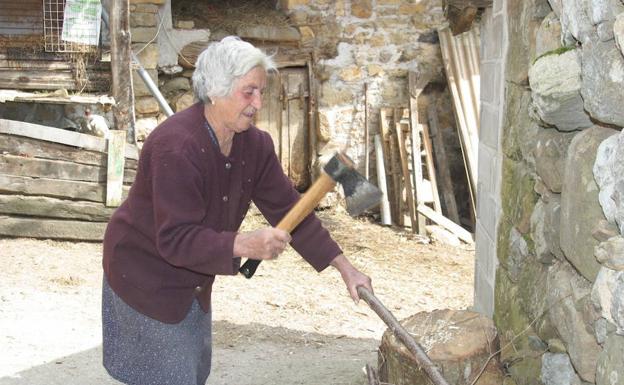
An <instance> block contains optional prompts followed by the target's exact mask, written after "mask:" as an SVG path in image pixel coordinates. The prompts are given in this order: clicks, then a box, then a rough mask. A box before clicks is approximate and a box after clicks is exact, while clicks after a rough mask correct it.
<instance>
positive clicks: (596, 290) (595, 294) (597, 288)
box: [591, 267, 624, 326]
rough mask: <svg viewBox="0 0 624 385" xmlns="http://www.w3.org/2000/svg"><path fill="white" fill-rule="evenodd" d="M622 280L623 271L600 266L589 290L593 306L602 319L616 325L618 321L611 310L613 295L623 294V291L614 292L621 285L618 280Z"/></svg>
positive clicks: (623, 276)
mask: <svg viewBox="0 0 624 385" xmlns="http://www.w3.org/2000/svg"><path fill="white" fill-rule="evenodd" d="M622 280H624V272H622V271H616V270H611V269H609V268H607V267H602V268H600V271H599V272H598V276H597V277H596V282H594V285H593V286H592V292H591V299H592V303H593V305H594V307H595V308H596V309H597V311H598V312H599V313H600V315H601V316H602V317H603V318H604V319H606V320H607V321H609V322H610V323H612V324H614V325H616V326H617V324H618V322H617V320H616V319H615V317H614V312H613V311H612V308H613V302H614V301H613V300H614V297H615V296H618V295H620V296H621V295H622V294H624V293H623V292H616V290H617V288H618V287H620V286H621V285H618V282H619V281H622ZM623 325H624V324H623Z"/></svg>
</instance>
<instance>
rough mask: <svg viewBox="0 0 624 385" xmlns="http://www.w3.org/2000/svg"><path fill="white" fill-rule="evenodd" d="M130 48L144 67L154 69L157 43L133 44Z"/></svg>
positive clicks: (156, 61)
mask: <svg viewBox="0 0 624 385" xmlns="http://www.w3.org/2000/svg"><path fill="white" fill-rule="evenodd" d="M132 50H133V51H134V52H135V53H136V56H137V59H138V60H139V63H141V65H142V66H143V68H144V69H146V70H148V69H149V70H153V69H156V66H157V65H158V45H157V44H148V45H145V44H133V45H132Z"/></svg>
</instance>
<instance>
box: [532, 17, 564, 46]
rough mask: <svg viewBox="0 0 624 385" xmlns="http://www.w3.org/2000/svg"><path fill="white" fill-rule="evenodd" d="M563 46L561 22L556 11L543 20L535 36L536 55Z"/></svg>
mask: <svg viewBox="0 0 624 385" xmlns="http://www.w3.org/2000/svg"><path fill="white" fill-rule="evenodd" d="M558 48H561V22H560V21H559V18H558V17H557V15H556V14H555V13H554V12H551V13H550V14H549V15H548V16H546V17H545V18H544V20H542V24H541V25H540V27H539V29H538V30H537V36H535V56H536V57H540V56H542V55H543V54H545V53H546V52H549V51H554V50H556V49H558Z"/></svg>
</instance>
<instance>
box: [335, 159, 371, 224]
mask: <svg viewBox="0 0 624 385" xmlns="http://www.w3.org/2000/svg"><path fill="white" fill-rule="evenodd" d="M323 170H324V171H325V172H326V173H327V175H329V176H330V177H331V178H332V179H333V180H335V181H336V183H340V184H341V185H342V188H343V189H344V193H345V198H346V201H347V212H348V213H349V215H351V216H356V215H359V214H361V213H362V212H364V211H365V210H367V209H369V208H371V207H374V206H376V205H378V204H379V202H380V199H381V195H382V194H381V191H380V190H379V189H378V188H377V187H376V186H375V185H373V184H371V183H370V182H369V181H367V180H366V178H364V177H363V176H362V175H361V174H360V173H358V172H357V171H355V168H354V163H353V161H352V160H351V159H350V158H349V157H348V156H347V155H345V154H344V153H336V154H334V156H333V157H332V158H331V159H330V160H329V162H327V164H326V165H325V167H324V168H323Z"/></svg>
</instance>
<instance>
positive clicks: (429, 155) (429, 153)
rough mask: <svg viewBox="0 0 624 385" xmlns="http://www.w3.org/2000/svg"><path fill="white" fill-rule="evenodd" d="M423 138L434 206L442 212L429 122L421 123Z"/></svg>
mask: <svg viewBox="0 0 624 385" xmlns="http://www.w3.org/2000/svg"><path fill="white" fill-rule="evenodd" d="M420 126H421V128H422V130H421V131H422V139H423V145H424V148H425V164H426V165H427V177H428V178H429V182H430V183H431V194H432V195H433V197H432V200H433V208H434V209H435V211H437V212H439V213H440V214H442V205H441V204H440V195H439V194H438V178H437V176H436V168H435V164H434V162H433V145H432V144H431V138H430V137H429V124H427V123H425V122H423V123H421V125H420Z"/></svg>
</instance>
